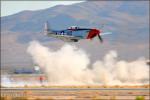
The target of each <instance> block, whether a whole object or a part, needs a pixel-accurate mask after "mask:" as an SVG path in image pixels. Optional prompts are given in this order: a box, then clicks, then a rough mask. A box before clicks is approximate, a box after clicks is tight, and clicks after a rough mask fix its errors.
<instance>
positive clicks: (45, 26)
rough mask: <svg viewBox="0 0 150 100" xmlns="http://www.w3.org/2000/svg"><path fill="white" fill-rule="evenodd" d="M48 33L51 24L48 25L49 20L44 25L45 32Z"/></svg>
mask: <svg viewBox="0 0 150 100" xmlns="http://www.w3.org/2000/svg"><path fill="white" fill-rule="evenodd" d="M48 33H49V25H48V21H47V22H46V23H45V25H44V34H45V35H47V34H48Z"/></svg>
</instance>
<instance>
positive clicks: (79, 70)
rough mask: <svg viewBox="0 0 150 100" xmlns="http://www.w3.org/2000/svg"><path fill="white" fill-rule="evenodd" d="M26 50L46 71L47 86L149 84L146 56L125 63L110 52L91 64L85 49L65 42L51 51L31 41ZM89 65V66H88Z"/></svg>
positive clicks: (115, 53)
mask: <svg viewBox="0 0 150 100" xmlns="http://www.w3.org/2000/svg"><path fill="white" fill-rule="evenodd" d="M27 51H28V53H29V54H30V55H31V56H32V57H33V60H34V62H35V63H36V64H38V65H39V66H40V67H41V68H42V69H43V70H44V71H45V73H46V74H47V76H48V80H49V84H50V85H100V84H101V85H132V84H134V85H135V84H148V83H149V66H148V65H146V63H145V59H144V58H143V59H138V60H136V61H132V62H128V61H124V60H117V52H116V51H110V52H109V53H108V54H106V56H105V57H104V59H103V60H102V61H100V60H99V61H96V62H95V63H94V64H90V59H89V57H88V55H87V54H86V52H85V51H83V50H82V49H79V48H77V47H75V46H73V45H69V44H65V45H64V46H63V47H61V49H60V50H57V51H53V50H51V49H50V48H48V47H45V46H43V45H41V44H40V43H39V42H37V41H32V42H31V43H30V45H29V47H28V50H27ZM89 65H92V68H89Z"/></svg>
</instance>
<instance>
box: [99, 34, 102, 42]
mask: <svg viewBox="0 0 150 100" xmlns="http://www.w3.org/2000/svg"><path fill="white" fill-rule="evenodd" d="M98 38H99V40H100V42H103V39H102V37H101V36H100V34H98Z"/></svg>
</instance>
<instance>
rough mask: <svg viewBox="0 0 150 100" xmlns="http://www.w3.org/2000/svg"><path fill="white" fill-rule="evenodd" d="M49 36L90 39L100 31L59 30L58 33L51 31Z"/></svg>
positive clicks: (83, 29) (84, 29)
mask: <svg viewBox="0 0 150 100" xmlns="http://www.w3.org/2000/svg"><path fill="white" fill-rule="evenodd" d="M51 34H53V35H61V36H70V37H77V38H79V39H92V38H94V37H95V36H97V35H98V34H100V31H99V30H97V29H88V28H80V29H66V30H59V31H58V30H51Z"/></svg>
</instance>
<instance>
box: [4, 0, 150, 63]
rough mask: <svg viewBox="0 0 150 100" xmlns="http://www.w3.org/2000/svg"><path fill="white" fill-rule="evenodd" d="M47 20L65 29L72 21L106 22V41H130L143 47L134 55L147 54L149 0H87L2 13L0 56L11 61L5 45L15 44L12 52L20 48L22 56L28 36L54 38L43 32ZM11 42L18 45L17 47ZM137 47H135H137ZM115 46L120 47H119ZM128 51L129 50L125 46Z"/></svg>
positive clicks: (82, 23) (92, 24) (86, 23)
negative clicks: (110, 33)
mask: <svg viewBox="0 0 150 100" xmlns="http://www.w3.org/2000/svg"><path fill="white" fill-rule="evenodd" d="M46 21H49V23H50V24H51V28H53V29H64V28H67V27H69V26H72V25H76V26H81V27H97V28H99V27H100V25H101V24H103V23H106V26H105V28H104V29H102V30H103V31H112V32H113V35H112V36H111V37H108V39H107V41H108V42H109V43H111V44H115V45H116V44H117V45H118V44H119V45H126V46H127V45H128V44H130V45H132V46H136V47H137V48H141V49H142V50H141V51H136V55H138V56H140V55H147V51H148V50H147V48H148V47H147V46H148V41H149V3H148V1H88V2H82V3H77V4H73V5H57V6H55V7H51V8H48V9H42V10H36V11H22V12H19V13H17V14H13V15H9V16H6V17H1V34H2V37H1V38H3V39H2V53H3V54H4V55H3V56H2V57H4V58H5V59H4V60H5V61H6V62H7V60H8V59H10V63H11V62H13V60H14V59H15V57H14V59H13V60H12V58H10V57H6V56H5V54H9V53H12V52H10V51H9V50H8V48H11V47H12V48H14V52H21V51H22V52H21V53H20V54H21V55H22V56H23V55H24V56H25V53H24V52H25V51H26V47H27V44H28V42H30V41H31V40H33V39H36V40H39V41H41V42H46V41H47V40H49V41H47V43H48V42H50V41H52V40H54V39H52V38H50V39H49V38H47V37H45V36H43V34H42V32H43V25H44V23H45V22H46ZM10 41H13V42H10ZM12 43H14V44H12ZM143 44H144V45H143ZM14 45H17V46H16V48H17V50H16V48H15V47H14ZM139 46H140V47H139ZM85 47H86V46H85ZM136 47H135V49H137V48H136ZM18 48H19V49H18ZM87 48H88V46H87ZM116 48H118V50H119V48H120V47H119V46H118V47H116ZM3 50H4V51H3ZM15 50H16V51H15ZM101 50H102V49H101ZM144 50H146V53H145V51H144ZM132 51H135V50H132ZM90 52H91V51H90ZM92 52H94V51H92ZM127 52H129V51H128V50H127ZM127 52H126V53H127ZM139 52H140V53H139ZM95 55H96V54H95ZM124 55H125V54H124ZM24 56H23V57H24ZM28 58H29V57H27V58H26V59H25V60H27V59H28ZM131 58H132V57H131ZM16 59H17V60H18V59H19V58H16ZM22 59H23V58H22ZM27 61H28V60H27Z"/></svg>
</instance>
